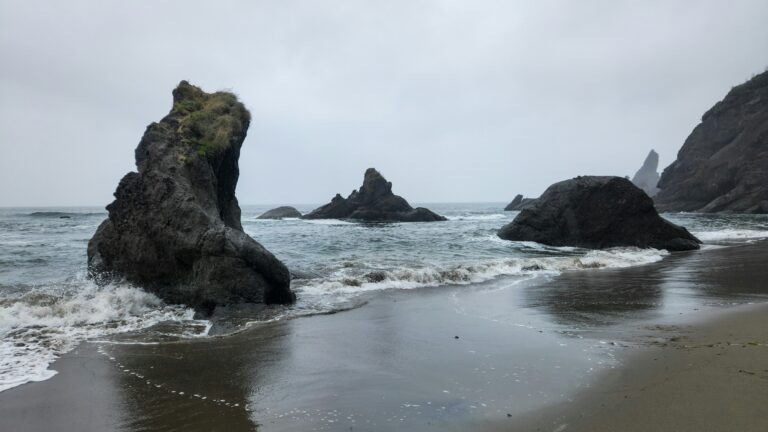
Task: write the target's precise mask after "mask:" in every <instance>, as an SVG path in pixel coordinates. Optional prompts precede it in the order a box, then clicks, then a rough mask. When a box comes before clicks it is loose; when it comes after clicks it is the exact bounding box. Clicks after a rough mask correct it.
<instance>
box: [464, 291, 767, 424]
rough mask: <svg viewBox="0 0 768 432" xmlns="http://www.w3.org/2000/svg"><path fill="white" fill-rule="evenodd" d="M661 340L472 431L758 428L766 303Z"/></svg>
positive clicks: (721, 314) (762, 417)
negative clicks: (563, 391)
mask: <svg viewBox="0 0 768 432" xmlns="http://www.w3.org/2000/svg"><path fill="white" fill-rule="evenodd" d="M681 330H682V331H681ZM666 339H667V340H666V342H657V343H654V344H651V345H649V346H648V347H647V348H644V349H641V350H640V351H639V352H636V353H632V354H631V355H629V356H628V358H627V359H626V361H624V362H623V364H622V365H621V366H620V367H618V368H616V369H609V370H606V371H604V372H603V373H602V374H601V376H600V377H598V379H597V380H596V382H595V384H594V385H593V386H591V388H588V389H586V390H584V391H582V392H579V393H578V394H576V395H574V396H573V397H571V398H569V401H566V402H562V403H560V404H557V405H555V406H551V407H547V408H544V409H541V410H538V411H535V412H533V413H530V414H527V415H524V416H521V417H517V418H513V419H509V421H506V422H505V421H499V422H485V423H484V424H483V425H480V426H478V430H483V431H487V432H491V431H509V432H517V431H553V432H554V431H557V432H561V431H569V432H570V431H574V432H579V431H594V432H600V431H626V432H632V431H649V430H653V431H692V432H693V431H697V432H701V431H742V432H749V431H755V432H758V431H764V430H765V426H766V425H767V424H768V411H766V410H765V407H766V404H768V302H763V303H756V304H747V305H741V306H734V307H729V308H727V309H725V310H721V311H716V312H715V313H714V316H712V314H708V316H706V317H703V319H702V320H698V321H697V322H693V323H691V324H689V325H686V326H684V327H683V328H682V329H678V330H677V331H673V332H670V335H669V337H668V338H666Z"/></svg>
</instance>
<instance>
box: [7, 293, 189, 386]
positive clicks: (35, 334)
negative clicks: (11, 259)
mask: <svg viewBox="0 0 768 432" xmlns="http://www.w3.org/2000/svg"><path fill="white" fill-rule="evenodd" d="M57 288H58V289H54V288H53V287H39V288H35V289H33V290H31V291H29V292H26V293H25V294H23V295H21V296H18V297H15V298H6V299H3V300H2V301H0V337H1V338H2V340H0V391H4V390H7V389H10V388H13V387H16V386H18V385H21V384H24V383H27V382H31V381H42V380H46V379H48V378H50V377H52V376H54V375H55V374H56V371H53V370H50V369H48V366H49V365H50V364H51V363H52V362H53V361H54V360H55V359H56V358H57V357H58V356H60V355H62V354H64V353H66V352H68V351H70V350H72V349H73V348H74V347H76V346H77V344H78V343H80V342H81V341H84V340H88V339H92V338H95V337H102V336H106V335H110V334H115V333H123V332H127V331H133V330H138V329H142V328H146V327H149V326H152V325H154V324H157V323H159V322H163V321H169V320H173V321H183V320H191V319H192V315H193V311H192V310H190V309H187V308H184V307H181V306H166V305H164V304H163V303H162V302H161V301H160V300H159V299H158V298H157V297H155V296H154V295H152V294H148V293H146V292H144V291H142V290H140V289H137V288H133V287H130V286H125V285H109V286H104V287H97V286H96V285H95V284H93V283H92V282H89V281H80V282H79V283H77V284H76V286H74V287H66V288H65V289H63V290H62V289H61V287H57ZM73 289H74V290H73ZM73 291H74V292H73Z"/></svg>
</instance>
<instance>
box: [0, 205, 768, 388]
mask: <svg viewBox="0 0 768 432" xmlns="http://www.w3.org/2000/svg"><path fill="white" fill-rule="evenodd" d="M425 206H426V207H428V208H430V209H431V210H433V211H435V212H437V213H439V214H442V215H445V216H446V217H448V219H449V220H448V221H447V222H436V223H392V224H364V223H353V222H348V221H340V220H313V221H304V220H298V219H293V220H291V219H288V220H278V221H274V220H258V219H257V216H258V215H259V214H261V213H262V212H264V211H266V210H268V209H269V208H271V207H272V206H243V208H242V222H243V228H244V230H245V231H246V233H248V234H249V235H251V236H252V237H253V238H255V239H256V240H257V241H258V242H260V243H261V244H262V245H264V246H265V247H266V248H267V249H269V250H270V251H271V252H272V253H274V254H275V255H276V256H277V257H278V258H279V259H281V260H282V261H283V262H284V263H285V264H286V265H287V266H288V268H289V269H290V270H291V273H292V275H293V280H292V283H291V284H292V289H293V290H294V291H295V292H296V294H297V298H298V300H297V302H296V304H295V305H292V306H274V307H269V308H267V310H266V311H264V310H259V311H258V312H254V313H253V314H252V315H249V313H248V311H247V310H246V311H245V312H243V311H240V312H239V313H237V314H233V315H232V316H231V317H227V316H226V315H225V316H224V317H217V320H218V321H217V322H216V323H215V325H214V323H213V322H211V321H209V320H203V319H196V317H195V314H194V312H193V311H192V310H190V309H188V308H185V307H183V306H179V305H166V304H164V303H163V302H162V301H160V300H159V299H158V298H157V297H155V296H153V295H151V294H148V293H145V292H144V291H142V290H141V289H138V288H136V287H133V286H131V285H130V284H127V283H116V284H111V285H107V286H97V285H96V284H94V283H93V282H92V281H90V280H89V279H88V278H87V276H86V273H87V272H86V247H87V243H88V240H89V239H90V237H91V236H92V235H93V233H94V231H95V230H96V228H97V226H98V225H99V224H100V223H101V221H102V220H104V218H105V217H106V211H105V210H103V209H101V208H95V207H94V208H92V207H79V208H3V209H0V391H4V390H8V389H11V388H13V387H16V386H19V385H21V384H24V383H27V382H32V381H42V380H46V379H48V378H51V377H52V376H54V375H55V374H56V371H54V370H52V369H50V368H49V366H50V365H51V363H52V362H53V361H54V360H55V359H56V358H58V357H59V356H61V355H63V354H65V353H67V352H69V351H71V350H72V349H74V348H75V347H77V346H78V344H80V343H81V342H83V341H102V342H104V343H113V344H138V345H140V344H163V343H171V342H173V341H178V340H184V339H199V338H208V337H213V335H217V336H219V337H222V334H224V336H223V337H226V333H236V332H238V331H239V330H242V329H244V328H247V327H250V326H253V325H258V324H259V323H264V322H274V321H280V320H289V319H292V318H296V317H300V316H312V315H322V314H328V313H333V312H337V311H342V310H348V309H354V308H360V307H365V305H366V303H367V302H369V301H371V299H374V298H376V297H377V296H381V295H384V293H387V292H392V291H393V290H419V289H427V288H428V289H429V290H430V292H432V293H434V290H435V289H438V290H439V289H440V287H450V289H451V292H452V293H455V292H456V291H455V288H456V287H457V286H470V285H472V286H477V285H479V284H484V283H487V282H489V281H499V280H503V281H505V282H509V283H505V284H503V286H504V287H505V288H504V289H509V290H514V289H516V288H515V287H516V286H517V285H516V283H515V282H517V281H530V280H532V279H536V278H543V279H546V278H548V277H552V276H555V275H558V274H560V273H562V272H566V271H581V270H589V271H595V270H596V269H597V270H598V271H599V269H610V268H622V267H633V266H642V265H645V264H650V263H654V262H658V261H661V260H664V259H666V258H667V256H668V255H669V254H668V253H667V252H665V251H659V250H654V249H646V250H640V249H636V248H614V249H609V250H602V251H592V250H584V249H578V248H568V247H560V248H556V247H547V246H543V245H539V244H536V243H529V242H509V241H504V240H501V239H499V238H498V237H496V235H495V233H496V231H497V230H498V229H499V228H500V227H501V226H502V225H504V224H506V223H508V222H510V221H511V220H512V219H513V218H514V216H515V215H516V214H517V212H504V211H502V209H503V206H504V205H503V204H502V203H473V204H428V205H425ZM296 207H297V208H298V209H299V210H300V211H302V213H304V212H307V211H309V210H312V209H313V208H315V207H316V206H313V205H299V206H296ZM664 217H666V218H667V219H669V220H671V221H673V222H675V223H677V224H680V225H682V226H685V227H686V228H688V229H689V230H690V231H691V232H692V233H694V234H695V235H696V236H698V237H699V238H700V239H701V240H702V241H703V242H704V248H705V249H707V248H721V247H728V246H732V245H739V244H743V243H749V242H754V241H756V240H759V239H765V238H768V217H766V216H752V215H702V214H666V215H664ZM446 292H447V291H446ZM678 300H679V299H678ZM748 300H749V298H745V299H743V301H748ZM679 301H682V302H685V300H684V299H683V300H679ZM708 301H709V302H710V303H717V302H718V301H727V302H732V301H734V300H733V299H727V300H722V299H718V298H715V297H713V298H711V299H708ZM462 307H464V306H462ZM457 311H461V307H457ZM308 319H313V318H311V317H310V318H308Z"/></svg>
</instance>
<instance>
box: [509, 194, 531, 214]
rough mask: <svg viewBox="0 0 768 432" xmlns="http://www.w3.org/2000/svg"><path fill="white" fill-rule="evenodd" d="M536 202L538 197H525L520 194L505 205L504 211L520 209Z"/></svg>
mask: <svg viewBox="0 0 768 432" xmlns="http://www.w3.org/2000/svg"><path fill="white" fill-rule="evenodd" d="M535 202H536V198H523V196H522V195H520V194H518V195H517V196H515V199H513V200H512V202H511V203H509V204H507V206H506V207H504V211H520V210H522V209H526V208H528V207H530V206H532V205H533V203H535Z"/></svg>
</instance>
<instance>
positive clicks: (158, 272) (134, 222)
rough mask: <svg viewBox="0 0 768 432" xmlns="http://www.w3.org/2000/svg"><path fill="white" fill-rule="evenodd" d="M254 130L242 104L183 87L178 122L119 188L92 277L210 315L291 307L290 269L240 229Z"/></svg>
mask: <svg viewBox="0 0 768 432" xmlns="http://www.w3.org/2000/svg"><path fill="white" fill-rule="evenodd" d="M249 123H250V113H249V112H248V110H246V108H245V107H244V106H243V104H241V103H240V102H238V100H237V97H236V96H235V95H233V94H231V93H225V92H219V93H212V94H208V93H205V92H203V91H202V90H200V89H199V88H198V87H195V86H192V85H190V84H189V83H187V82H186V81H182V82H181V83H180V84H179V86H178V87H177V88H176V89H175V90H174V91H173V108H172V109H171V112H170V113H169V114H168V115H167V116H165V117H164V118H163V119H162V120H161V121H160V122H159V123H152V124H150V125H149V126H148V127H147V129H146V131H145V133H144V136H143V137H142V139H141V142H140V143H139V145H138V147H137V148H136V152H135V154H136V166H137V168H138V172H130V173H128V174H126V175H125V177H123V179H122V180H120V184H119V185H118V186H117V190H116V191H115V201H113V202H112V203H111V204H110V205H108V206H107V210H108V211H109V218H108V219H107V220H105V221H104V222H103V223H102V224H101V225H100V226H99V228H98V230H97V231H96V234H94V236H93V238H91V240H90V242H89V243H88V267H89V273H90V274H91V275H92V276H94V277H95V278H96V280H97V281H104V280H109V279H112V278H114V277H119V278H125V279H127V280H128V281H130V282H133V283H135V284H137V285H139V286H142V287H144V288H145V289H147V290H148V291H150V292H152V293H154V294H156V295H157V296H159V297H160V298H162V299H163V300H165V301H167V302H169V303H183V304H187V305H189V306H192V307H194V308H195V309H196V310H198V311H201V312H203V313H210V312H211V311H212V310H213V309H214V308H215V307H216V306H218V305H229V304H237V303H289V302H292V301H293V300H294V299H295V297H294V295H293V293H292V292H291V291H290V288H289V284H290V276H289V273H288V269H287V268H286V267H285V265H283V263H282V262H280V261H279V260H278V259H277V258H275V256H274V255H272V254H271V253H270V252H269V251H267V250H266V249H264V247H262V246H261V245H260V244H259V243H257V242H256V241H254V240H253V239H252V238H250V237H249V236H248V235H246V234H245V233H244V232H243V229H242V226H241V225H240V207H239V205H238V203H237V198H235V186H236V185H237V179H238V176H239V168H238V159H239V157H240V147H241V145H242V143H243V140H244V139H245V134H246V131H247V130H248V125H249Z"/></svg>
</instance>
